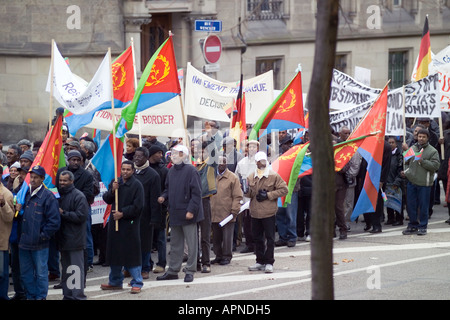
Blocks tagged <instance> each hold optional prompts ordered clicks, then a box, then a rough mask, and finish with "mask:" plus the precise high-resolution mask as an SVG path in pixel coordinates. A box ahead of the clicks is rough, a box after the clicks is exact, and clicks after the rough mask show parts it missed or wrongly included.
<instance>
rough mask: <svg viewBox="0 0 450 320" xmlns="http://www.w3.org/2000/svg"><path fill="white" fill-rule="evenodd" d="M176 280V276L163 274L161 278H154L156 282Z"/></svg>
mask: <svg viewBox="0 0 450 320" xmlns="http://www.w3.org/2000/svg"><path fill="white" fill-rule="evenodd" d="M176 279H178V275H177V274H170V273H167V272H166V273H164V274H163V275H162V276H159V277H156V280H176Z"/></svg>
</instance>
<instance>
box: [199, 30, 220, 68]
mask: <svg viewBox="0 0 450 320" xmlns="http://www.w3.org/2000/svg"><path fill="white" fill-rule="evenodd" d="M221 54H222V42H221V41H220V38H219V37H218V36H216V35H213V34H212V35H209V36H207V37H206V39H205V42H204V43H203V56H204V57H205V59H206V61H207V62H208V63H216V62H217V61H219V58H220V55H221Z"/></svg>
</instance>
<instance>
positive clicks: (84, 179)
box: [56, 167, 95, 203]
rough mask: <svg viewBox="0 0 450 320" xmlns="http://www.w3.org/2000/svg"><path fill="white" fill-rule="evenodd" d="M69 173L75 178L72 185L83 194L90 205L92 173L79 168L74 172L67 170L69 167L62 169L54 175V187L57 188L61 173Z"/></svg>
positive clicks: (92, 186)
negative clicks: (65, 171)
mask: <svg viewBox="0 0 450 320" xmlns="http://www.w3.org/2000/svg"><path fill="white" fill-rule="evenodd" d="M64 170H68V171H71V172H72V173H73V175H74V177H75V181H74V185H75V188H77V189H78V190H80V191H81V192H83V194H84V195H85V197H86V199H87V201H88V203H92V202H93V200H94V197H95V196H94V176H93V175H92V173H90V172H89V171H87V170H86V169H84V168H82V167H80V168H78V169H77V170H75V171H72V170H70V169H69V167H64V168H61V169H59V170H58V172H57V173H56V187H57V188H59V175H60V174H61V172H62V171H64Z"/></svg>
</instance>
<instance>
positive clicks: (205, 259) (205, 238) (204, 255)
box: [198, 197, 211, 266]
mask: <svg viewBox="0 0 450 320" xmlns="http://www.w3.org/2000/svg"><path fill="white" fill-rule="evenodd" d="M202 204H203V215H204V216H205V218H204V219H203V220H202V221H200V222H199V223H198V226H199V230H200V237H201V238H200V249H201V250H199V256H200V251H201V264H202V266H209V265H210V264H211V261H210V251H211V201H210V198H209V197H207V198H203V199H202Z"/></svg>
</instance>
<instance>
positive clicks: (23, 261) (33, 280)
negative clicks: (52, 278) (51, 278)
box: [19, 248, 49, 300]
mask: <svg viewBox="0 0 450 320" xmlns="http://www.w3.org/2000/svg"><path fill="white" fill-rule="evenodd" d="M48 251H49V250H48V248H44V249H41V250H25V249H20V248H19V262H20V272H21V277H22V283H23V285H24V289H25V292H26V295H27V299H28V300H42V299H45V298H46V297H47V293H48V266H47V261H48Z"/></svg>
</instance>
